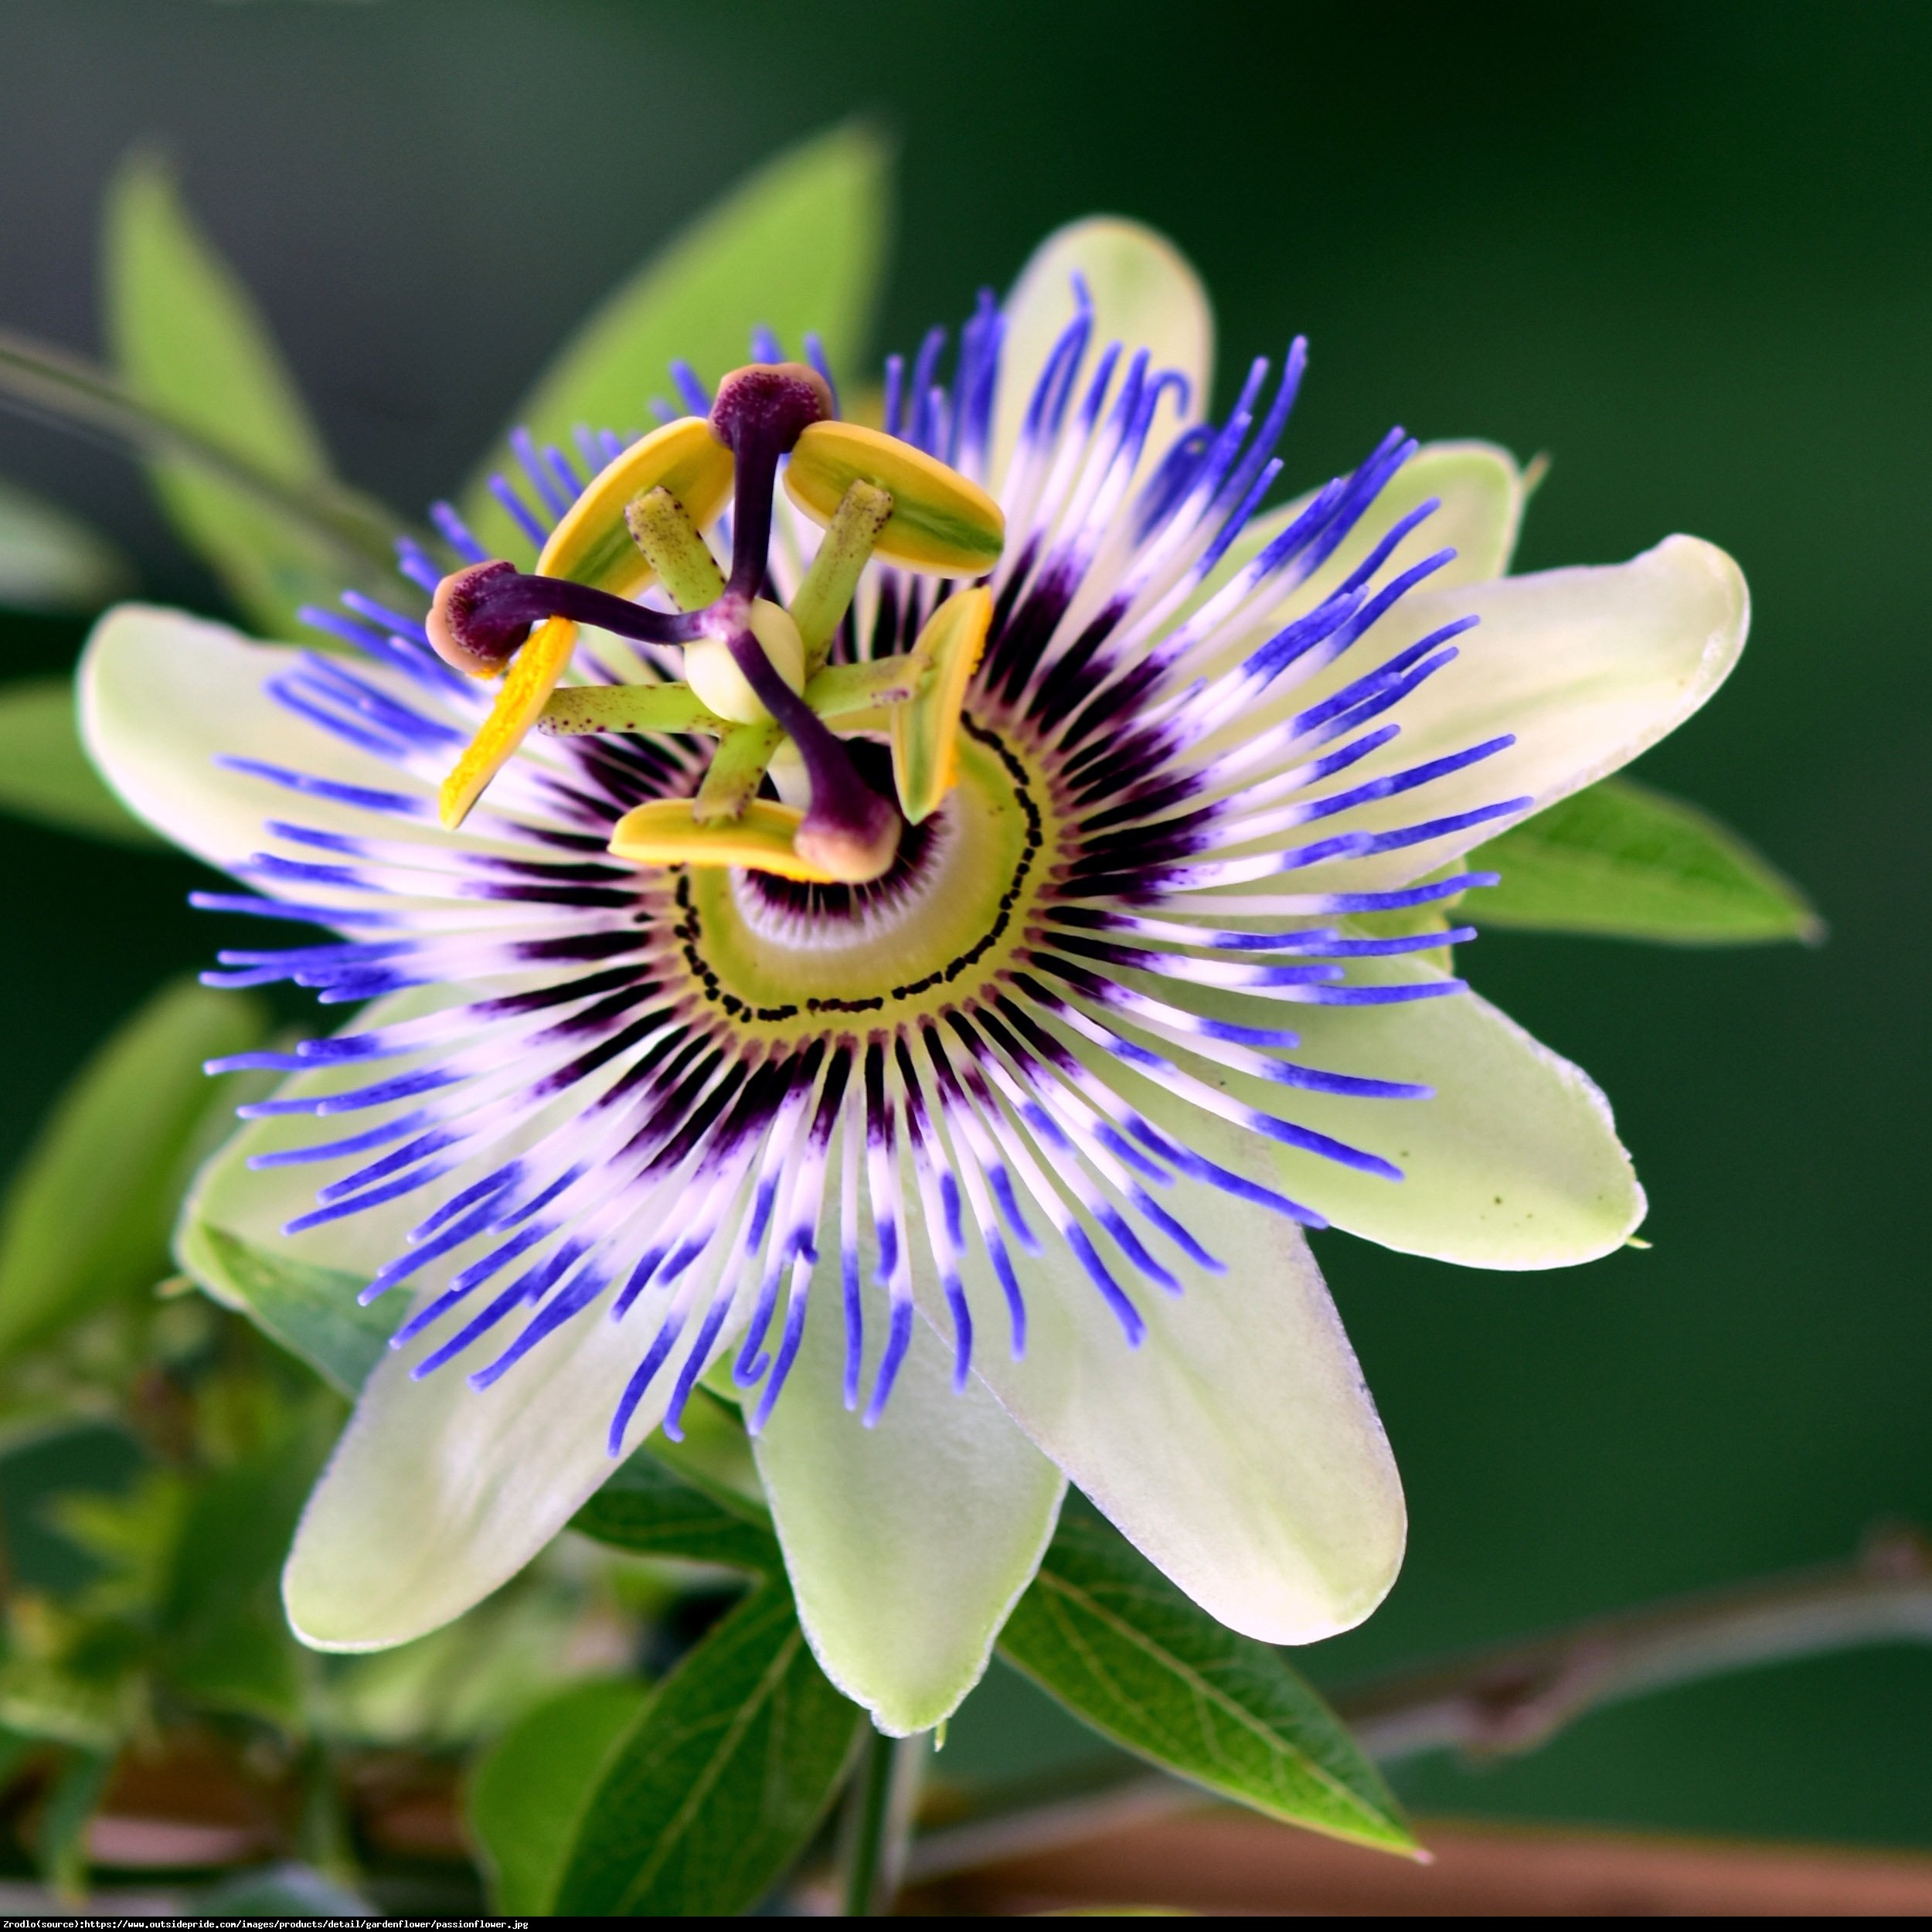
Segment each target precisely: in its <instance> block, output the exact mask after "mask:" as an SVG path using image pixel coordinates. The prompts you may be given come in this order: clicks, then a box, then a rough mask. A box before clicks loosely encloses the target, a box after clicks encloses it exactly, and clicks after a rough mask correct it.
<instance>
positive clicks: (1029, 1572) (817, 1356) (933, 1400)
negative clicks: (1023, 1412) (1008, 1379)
mask: <svg viewBox="0 0 1932 1932" xmlns="http://www.w3.org/2000/svg"><path fill="white" fill-rule="evenodd" d="M826 1252H827V1253H831V1252H832V1250H831V1249H830V1248H829V1247H828V1249H827V1250H826ZM837 1290H838V1283H837V1281H836V1279H835V1270H833V1269H832V1267H825V1268H821V1270H820V1271H819V1278H818V1281H817V1282H816V1283H815V1285H814V1289H813V1296H812V1306H811V1318H810V1319H809V1320H808V1321H807V1323H806V1325H805V1340H804V1346H803V1349H802V1350H801V1353H800V1356H799V1359H798V1363H797V1365H796V1366H795V1368H794V1370H793V1372H792V1376H791V1380H790V1381H789V1382H788V1383H787V1384H786V1385H785V1388H784V1393H783V1394H782V1395H781V1397H780V1400H779V1401H778V1403H777V1406H776V1407H775V1408H774V1410H773V1411H772V1414H771V1418H770V1421H769V1422H767V1424H766V1425H765V1428H764V1432H763V1434H761V1435H760V1436H759V1437H758V1438H757V1443H756V1445H755V1446H756V1449H757V1458H758V1471H759V1474H760V1475H761V1476H763V1477H764V1483H765V1488H766V1492H767V1495H769V1496H770V1501H771V1511H772V1515H773V1518H774V1520H775V1522H776V1523H777V1529H778V1539H779V1541H780V1542H781V1543H782V1544H783V1545H784V1553H785V1567H786V1569H787V1571H788V1572H789V1573H790V1574H791V1585H792V1589H793V1590H794V1593H795V1594H796V1595H797V1597H798V1614H799V1617H800V1618H801V1621H802V1622H803V1623H804V1629H805V1635H806V1637H807V1638H808V1639H809V1640H810V1641H811V1648H812V1651H813V1654H814V1655H815V1656H816V1657H817V1658H818V1662H819V1663H820V1664H821V1666H823V1668H824V1670H825V1675H827V1676H828V1677H829V1678H830V1679H832V1682H834V1683H835V1684H836V1685H838V1688H839V1689H841V1690H842V1691H843V1692H845V1695H846V1696H848V1697H849V1698H851V1699H853V1700H854V1702H857V1703H860V1704H862V1705H864V1706H865V1707H866V1709H868V1710H869V1711H870V1712H871V1713H872V1720H873V1722H874V1723H876V1725H877V1726H878V1727H879V1729H880V1730H883V1731H885V1732H886V1733H888V1734H889V1735H890V1736H895V1737H902V1736H908V1735H910V1733H913V1732H915V1731H923V1730H930V1729H931V1728H932V1726H934V1725H935V1724H937V1723H940V1721H941V1720H942V1719H944V1718H946V1717H947V1716H950V1715H951V1713H952V1712H953V1711H954V1710H955V1709H957V1707H958V1705H959V1703H960V1701H961V1699H962V1698H964V1696H965V1695H966V1693H967V1692H968V1691H969V1690H971V1689H972V1687H973V1686H974V1685H975V1684H977V1683H978V1682H979V1680H980V1679H981V1677H982V1676H983V1675H985V1670H986V1665H987V1662H988V1658H990V1657H991V1656H992V1648H993V1641H994V1639H995V1638H996V1637H998V1634H999V1631H1000V1628H1001V1626H1002V1624H1005V1621H1006V1617H1007V1614H1008V1612H1009V1611H1011V1610H1012V1607H1013V1605H1014V1604H1015V1601H1016V1600H1018V1598H1019V1594H1020V1592H1021V1591H1022V1590H1024V1589H1025V1588H1026V1586H1027V1585H1028V1583H1030V1582H1031V1581H1032V1577H1033V1573H1034V1571H1035V1570H1037V1569H1038V1568H1039V1560H1040V1557H1041V1556H1042V1554H1043V1553H1044V1551H1045V1549H1046V1545H1047V1543H1048V1541H1049V1539H1050V1538H1051V1537H1052V1536H1053V1525H1054V1522H1056V1519H1058V1517H1059V1515H1060V1497H1061V1495H1062V1494H1063V1492H1064V1490H1065V1488H1066V1483H1065V1479H1064V1478H1063V1477H1062V1476H1061V1475H1060V1471H1058V1470H1057V1469H1056V1468H1054V1466H1053V1464H1052V1463H1050V1462H1049V1461H1047V1459H1046V1458H1045V1457H1044V1456H1043V1455H1042V1454H1040V1452H1039V1451H1038V1450H1037V1449H1036V1448H1035V1447H1033V1445H1032V1444H1031V1443H1030V1442H1029V1441H1028V1440H1027V1439H1026V1437H1025V1436H1024V1435H1022V1434H1021V1433H1020V1431H1019V1430H1018V1429H1016V1428H1015V1427H1014V1426H1013V1423H1012V1420H1010V1419H1009V1417H1008V1416H1007V1415H1006V1413H1005V1410H1002V1408H1001V1407H1000V1406H999V1405H998V1403H996V1402H995V1400H993V1398H992V1396H991V1395H990V1394H988V1393H987V1390H986V1389H985V1385H984V1384H983V1383H980V1382H978V1380H976V1379H975V1380H969V1381H968V1383H967V1386H966V1387H965V1389H964V1390H963V1391H962V1392H961V1393H958V1394H957V1395H956V1394H954V1392H953V1387H952V1361H951V1347H950V1345H949V1344H947V1343H945V1342H941V1341H940V1338H939V1337H938V1336H937V1335H935V1334H934V1332H932V1330H931V1329H930V1328H927V1325H926V1324H925V1323H924V1322H923V1321H919V1322H917V1323H916V1324H915V1325H914V1328H913V1344H912V1347H911V1349H910V1352H909V1353H908V1354H907V1355H906V1360H905V1363H904V1365H903V1367H902V1368H901V1369H900V1374H899V1379H898V1381H897V1383H896V1384H895V1385H894V1387H893V1395H892V1400H891V1401H890V1402H889V1403H888V1404H887V1405H886V1413H885V1414H884V1416H883V1418H882V1419H881V1420H880V1421H879V1423H878V1425H877V1426H876V1427H874V1428H871V1429H867V1428H865V1427H862V1426H861V1425H860V1423H859V1417H857V1416H856V1415H853V1414H849V1413H847V1412H846V1410H845V1405H844V1401H843V1397H842V1379H843V1364H844V1361H845V1325H844V1321H843V1320H842V1311H841V1309H840V1307H839V1303H838V1292H837ZM885 1319H886V1310H885V1307H884V1303H883V1296H881V1295H880V1294H878V1293H877V1292H876V1291H874V1292H873V1293H872V1294H871V1295H870V1297H869V1301H868V1304H867V1307H866V1330H867V1335H866V1339H867V1350H866V1354H867V1362H866V1376H865V1379H864V1380H863V1382H862V1384H861V1386H862V1388H864V1389H869V1388H870V1387H871V1386H872V1373H873V1372H875V1371H876V1366H877V1362H878V1357H879V1351H880V1345H881V1341H882V1337H883V1329H884V1326H885ZM990 1345H992V1346H995V1347H996V1346H997V1345H998V1344H997V1342H995V1343H992V1344H990Z"/></svg>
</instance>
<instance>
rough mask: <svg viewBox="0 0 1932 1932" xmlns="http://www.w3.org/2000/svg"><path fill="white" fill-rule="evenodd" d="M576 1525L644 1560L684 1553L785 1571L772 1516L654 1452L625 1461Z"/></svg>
mask: <svg viewBox="0 0 1932 1932" xmlns="http://www.w3.org/2000/svg"><path fill="white" fill-rule="evenodd" d="M570 1527H571V1528H572V1529H576V1530H580V1531H581V1532H583V1534H584V1535H585V1536H594V1537H595V1538H596V1539H597V1541H598V1542H599V1543H609V1544H611V1545H612V1546H614V1547H615V1548H617V1549H628V1550H630V1551H631V1552H632V1553H634V1554H635V1555H638V1556H679V1557H682V1558H683V1559H685V1560H686V1561H687V1562H690V1563H722V1564H723V1565H724V1566H726V1568H728V1569H732V1570H751V1571H753V1572H754V1573H757V1574H758V1575H760V1576H766V1577H771V1576H776V1575H777V1574H778V1573H780V1572H781V1570H782V1569H783V1568H784V1563H783V1560H782V1559H781V1557H780V1556H779V1553H778V1543H777V1539H776V1538H775V1537H774V1536H773V1535H772V1533H771V1527H770V1522H769V1520H768V1519H767V1521H765V1522H760V1521H759V1519H758V1517H757V1514H756V1512H755V1511H754V1509H753V1506H752V1505H750V1504H749V1503H747V1504H745V1505H743V1507H742V1508H740V1507H739V1506H737V1505H736V1501H735V1499H733V1498H732V1497H731V1495H730V1492H729V1491H726V1490H723V1489H722V1488H716V1487H712V1488H706V1489H699V1488H696V1487H695V1486H694V1485H692V1484H691V1483H689V1482H687V1481H685V1479H684V1478H682V1476H679V1475H675V1474H674V1473H673V1471H671V1470H670V1469H669V1468H666V1467H665V1464H663V1463H662V1462H660V1461H658V1458H656V1457H655V1456H654V1455H653V1454H651V1451H649V1450H648V1449H640V1450H639V1451H638V1453H637V1454H635V1455H634V1456H632V1457H631V1459H630V1460H629V1461H628V1462H626V1463H624V1464H622V1465H621V1467H620V1468H618V1470H617V1473H616V1474H615V1475H613V1476H612V1477H611V1480H610V1481H608V1482H607V1483H606V1484H605V1485H604V1487H603V1488H601V1489H600V1490H599V1491H598V1492H597V1494H596V1495H594V1496H593V1497H592V1498H590V1501H589V1502H587V1503H586V1504H585V1505H583V1508H582V1509H580V1510H579V1511H578V1512H577V1514H576V1515H574V1516H573V1517H572V1518H571V1519H570Z"/></svg>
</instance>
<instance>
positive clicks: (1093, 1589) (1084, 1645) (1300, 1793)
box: [1000, 1499, 1415, 1852]
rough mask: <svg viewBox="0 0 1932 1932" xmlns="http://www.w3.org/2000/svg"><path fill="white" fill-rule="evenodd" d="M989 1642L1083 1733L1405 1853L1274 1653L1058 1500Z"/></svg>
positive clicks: (1365, 1782)
mask: <svg viewBox="0 0 1932 1932" xmlns="http://www.w3.org/2000/svg"><path fill="white" fill-rule="evenodd" d="M1000 1648H1001V1651H1002V1654H1003V1655H1005V1657H1006V1658H1008V1660H1009V1662H1012V1663H1014V1664H1016V1665H1018V1666H1019V1668H1021V1669H1022V1670H1023V1671H1025V1672H1026V1674H1027V1675H1029V1677H1032V1679H1035V1680H1036V1682H1038V1683H1039V1684H1040V1685H1042V1686H1043V1688H1044V1689H1046V1690H1048V1691H1049V1692H1052V1694H1053V1696H1056V1697H1057V1698H1058V1699H1060V1702H1062V1703H1063V1704H1064V1705H1066V1707H1067V1708H1068V1709H1070V1710H1071V1711H1072V1712H1073V1714H1074V1715H1075V1716H1077V1717H1079V1718H1080V1719H1082V1720H1083V1721H1084V1722H1085V1723H1088V1724H1090V1725H1091V1726H1093V1727H1094V1730H1097V1731H1099V1732H1100V1733H1103V1735H1104V1736H1108V1737H1111V1738H1112V1739H1113V1740H1114V1741H1115V1742H1116V1743H1120V1744H1124V1746H1126V1747H1127V1748H1128V1750H1132V1751H1138V1752H1139V1753H1140V1754H1141V1756H1142V1757H1148V1758H1151V1759H1152V1760H1153V1761H1154V1762H1155V1764H1160V1765H1163V1766H1165V1767H1166V1768H1167V1769H1168V1770H1172V1771H1175V1772H1178V1773H1179V1774H1180V1775H1181V1776H1182V1777H1187V1778H1191V1779H1192V1780H1193V1781H1195V1782H1196V1784H1204V1785H1206V1787H1208V1789H1209V1790H1210V1791H1218V1792H1219V1793H1220V1794H1222V1795H1223V1797H1226V1798H1233V1799H1235V1800H1236V1801H1237V1802H1239V1803H1240V1804H1247V1805H1251V1806H1253V1808H1254V1809H1255V1810H1257V1811H1266V1812H1267V1813H1268V1814H1269V1815H1270V1816H1271V1817H1274V1818H1283V1819H1285V1820H1286V1821H1287V1822H1288V1823H1290V1824H1292V1825H1305V1826H1307V1827H1308V1828H1309V1829H1310V1830H1311V1831H1316V1832H1325V1833H1327V1834H1328V1835H1329V1836H1330V1837H1332V1838H1348V1839H1350V1840H1352V1841H1353V1842H1355V1843H1356V1844H1359V1845H1372V1846H1375V1847H1376V1848H1377V1849H1381V1850H1384V1851H1393V1852H1413V1850H1414V1849H1415V1841H1414V1840H1413V1838H1411V1837H1410V1834H1409V1832H1408V1829H1407V1828H1406V1825H1404V1824H1403V1819H1402V1815H1401V1813H1400V1811H1399V1810H1398V1809H1397V1808H1396V1802H1395V1800H1394V1799H1393V1798H1392V1797H1390V1795H1389V1791H1388V1789H1387V1787H1386V1786H1385V1785H1384V1784H1383V1782H1382V1780H1381V1778H1380V1777H1379V1776H1378V1775H1377V1774H1376V1770H1375V1767H1373V1766H1372V1764H1369V1760H1367V1759H1366V1757H1363V1756H1362V1753H1361V1751H1360V1750H1359V1749H1358V1748H1357V1747H1356V1746H1355V1741H1354V1740H1353V1739H1352V1738H1351V1737H1350V1736H1349V1733H1348V1732H1347V1731H1346V1730H1345V1729H1344V1728H1343V1726H1342V1723H1341V1720H1340V1719H1338V1718H1337V1717H1336V1716H1335V1713H1333V1712H1332V1711H1331V1710H1330V1709H1328V1706H1327V1705H1326V1704H1325V1703H1324V1702H1322V1701H1321V1698H1320V1697H1318V1696H1317V1695H1316V1694H1315V1691H1314V1690H1313V1689H1311V1688H1310V1686H1309V1685H1308V1684H1307V1683H1305V1682H1304V1681H1303V1680H1302V1679H1301V1677H1299V1676H1298V1675H1297V1674H1296V1673H1295V1672H1294V1671H1293V1670H1291V1668H1289V1667H1288V1664H1287V1659H1286V1658H1284V1656H1283V1655H1282V1654H1281V1651H1279V1650H1277V1649H1276V1648H1274V1647H1273V1646H1272V1645H1267V1644H1261V1643H1257V1642H1256V1641H1254V1639H1253V1638H1250V1637H1242V1636H1239V1635H1237V1634H1236V1633H1235V1632H1234V1631H1231V1630H1229V1629H1226V1628H1224V1627H1223V1625H1222V1624H1217V1623H1216V1621H1214V1619H1213V1617H1210V1616H1209V1614H1207V1612H1206V1611H1204V1610H1202V1609H1201V1608H1200V1607H1199V1605H1197V1604H1194V1603H1192V1601H1190V1600H1189V1599H1188V1598H1187V1597H1184V1596H1183V1595H1182V1594H1181V1592H1180V1591H1179V1590H1177V1589H1175V1587H1174V1586H1173V1584H1172V1583H1169V1582H1168V1580H1167V1579H1166V1578H1165V1577H1163V1576H1162V1574H1161V1573H1160V1572H1159V1571H1158V1570H1156V1569H1155V1567H1154V1566H1153V1565H1152V1564H1151V1563H1149V1562H1148V1560H1147V1559H1146V1558H1145V1556H1141V1554H1140V1553H1139V1552H1138V1550H1136V1549H1134V1548H1133V1547H1132V1546H1131V1545H1130V1544H1129V1543H1128V1542H1127V1541H1126V1539H1124V1537H1122V1536H1121V1534H1120V1533H1119V1532H1118V1531H1117V1530H1115V1529H1114V1528H1113V1527H1112V1526H1111V1525H1109V1524H1107V1523H1106V1522H1103V1521H1102V1520H1101V1519H1100V1518H1099V1517H1098V1516H1097V1515H1095V1514H1094V1512H1092V1511H1091V1509H1087V1508H1085V1507H1081V1508H1080V1509H1075V1508H1073V1507H1072V1506H1071V1499H1070V1507H1069V1508H1068V1509H1067V1510H1066V1513H1065V1514H1063V1515H1062V1517H1061V1518H1060V1528H1059V1529H1058V1530H1057V1531H1056V1532H1055V1533H1054V1537H1053V1543H1052V1544H1051V1545H1050V1546H1049V1548H1048V1549H1047V1552H1046V1560H1045V1562H1043V1563H1042V1564H1041V1565H1040V1570H1039V1576H1038V1577H1036V1579H1035V1580H1034V1581H1033V1583H1032V1587H1030V1588H1029V1590H1027V1592H1026V1595H1025V1596H1023V1597H1021V1599H1020V1600H1019V1605H1018V1607H1016V1608H1015V1610H1014V1612H1013V1614H1012V1617H1011V1618H1010V1619H1009V1621H1008V1623H1007V1625H1006V1628H1005V1631H1003V1632H1002V1634H1001V1637H1000Z"/></svg>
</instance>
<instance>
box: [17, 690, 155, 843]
mask: <svg viewBox="0 0 1932 1932" xmlns="http://www.w3.org/2000/svg"><path fill="white" fill-rule="evenodd" d="M0 811H11V812H15V813H17V814H18V815H19V816H20V817H21V818H32V819H33V820H35V821H37V822H38V823H39V824H41V825H53V826H54V827H56V828H58V829H59V830H60V831H62V832H79V833H80V834H82V835H83V836H85V837H87V838H105V839H107V840H110V841H111V842H113V843H114V844H115V845H138V846H141V847H143V848H145V849H146V850H148V851H150V852H152V851H157V850H160V849H165V845H166V844H167V842H166V840H165V839H164V838H161V837H160V836H159V835H158V834H157V833H155V832H150V831H149V830H148V828H147V827H146V826H145V825H143V824H142V823H141V821H140V820H139V819H138V818H136V817H135V816H134V814H133V813H132V812H131V811H129V810H128V808H127V807H126V806H125V805H124V804H122V803H121V801H120V800H119V799H118V798H116V797H115V796H114V794H113V793H112V792H111V791H109V790H108V789H107V783H106V781H104V779H103V778H102V777H101V776H100V773H99V772H97V771H96V770H94V766H93V764H91V763H90V761H89V760H88V757H87V753H85V752H84V751H83V750H81V748H80V731H79V730H78V728H77V724H76V722H75V717H74V692H73V679H71V678H27V679H22V680H21V682H19V683H18V684H9V685H4V686H0Z"/></svg>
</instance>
